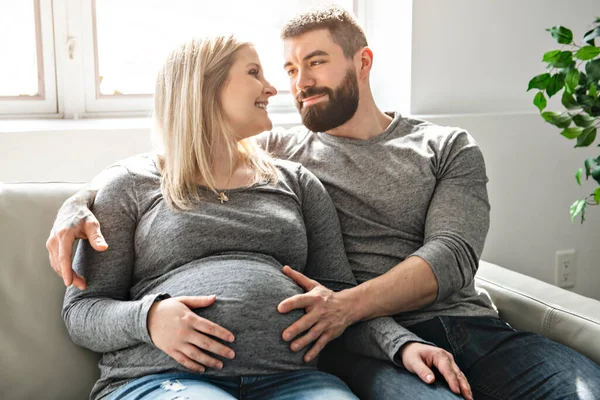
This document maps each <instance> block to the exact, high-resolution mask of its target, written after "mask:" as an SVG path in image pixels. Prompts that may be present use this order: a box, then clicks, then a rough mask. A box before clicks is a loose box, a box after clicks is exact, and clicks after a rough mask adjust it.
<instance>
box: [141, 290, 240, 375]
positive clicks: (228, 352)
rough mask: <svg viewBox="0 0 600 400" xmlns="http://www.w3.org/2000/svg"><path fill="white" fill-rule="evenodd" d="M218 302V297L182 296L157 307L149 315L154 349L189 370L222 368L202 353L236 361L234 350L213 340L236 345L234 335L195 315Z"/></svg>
mask: <svg viewBox="0 0 600 400" xmlns="http://www.w3.org/2000/svg"><path fill="white" fill-rule="evenodd" d="M215 300H216V296H182V297H173V298H169V299H165V300H161V301H158V302H156V303H154V304H153V305H152V307H151V308H150V311H149V312H148V333H149V334H150V338H151V339H152V342H153V343H154V345H155V346H156V347H158V348H159V349H160V350H162V351H163V352H165V353H166V354H167V355H169V356H170V357H171V358H173V359H174V360H175V361H177V362H178V363H180V364H181V365H183V366H184V367H186V368H187V369H189V370H192V371H197V372H204V371H205V370H206V368H207V367H210V368H216V369H221V368H223V363H222V362H221V361H219V360H217V359H215V358H213V357H211V356H209V355H208V354H206V353H205V352H203V351H202V350H206V351H209V352H211V353H213V354H216V355H220V356H222V357H225V358H229V359H233V357H235V353H234V351H233V350H232V349H230V348H229V347H227V346H224V345H222V344H221V343H219V342H217V341H216V340H213V339H211V337H210V336H213V337H216V338H219V339H221V340H223V341H226V342H233V341H234V339H235V338H234V336H233V334H232V333H231V332H229V331H228V330H227V329H225V328H223V327H221V326H219V325H217V324H215V323H214V322H211V321H209V320H207V319H205V318H202V317H200V316H198V315H196V314H195V313H194V312H193V311H192V309H195V308H204V307H208V306H210V305H211V304H213V303H214V302H215ZM209 335H210V336H209Z"/></svg>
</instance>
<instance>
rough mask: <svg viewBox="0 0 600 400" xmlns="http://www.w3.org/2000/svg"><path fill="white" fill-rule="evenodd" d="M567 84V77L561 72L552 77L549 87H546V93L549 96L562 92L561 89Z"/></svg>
mask: <svg viewBox="0 0 600 400" xmlns="http://www.w3.org/2000/svg"><path fill="white" fill-rule="evenodd" d="M564 86H565V78H564V77H563V76H562V75H560V74H555V75H554V76H552V77H551V78H550V82H549V83H548V87H546V93H547V94H548V97H552V96H554V95H555V94H556V93H558V92H560V90H561V89H562V88H563V87H564Z"/></svg>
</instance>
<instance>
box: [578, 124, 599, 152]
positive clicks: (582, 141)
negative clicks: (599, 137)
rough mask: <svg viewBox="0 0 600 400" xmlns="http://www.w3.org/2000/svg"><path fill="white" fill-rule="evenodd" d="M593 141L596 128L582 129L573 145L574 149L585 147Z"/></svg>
mask: <svg viewBox="0 0 600 400" xmlns="http://www.w3.org/2000/svg"><path fill="white" fill-rule="evenodd" d="M578 129H582V128H578ZM594 140H596V127H595V126H590V127H588V128H585V129H583V132H581V135H579V136H578V137H577V144H576V145H575V147H587V146H589V145H590V144H592V143H594Z"/></svg>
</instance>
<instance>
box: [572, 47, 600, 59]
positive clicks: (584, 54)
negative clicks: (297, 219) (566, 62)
mask: <svg viewBox="0 0 600 400" xmlns="http://www.w3.org/2000/svg"><path fill="white" fill-rule="evenodd" d="M598 54H600V47H596V46H584V47H582V48H580V49H579V50H578V51H577V53H575V58H579V59H580V60H584V61H587V60H591V59H592V58H594V57H596V56H597V55H598Z"/></svg>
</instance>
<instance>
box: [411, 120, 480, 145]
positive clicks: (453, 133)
mask: <svg viewBox="0 0 600 400" xmlns="http://www.w3.org/2000/svg"><path fill="white" fill-rule="evenodd" d="M404 123H405V124H406V125H408V127H409V129H408V131H409V135H413V136H415V137H417V138H418V140H419V141H421V142H422V143H427V144H428V145H430V146H433V147H435V148H437V149H439V150H441V149H443V148H445V147H448V146H452V145H454V144H455V143H462V144H475V140H474V139H473V137H472V136H471V135H470V134H469V133H468V132H467V130H466V129H464V128H460V127H457V126H451V125H442V124H437V123H435V122H431V121H427V120H424V119H418V118H405V120H404Z"/></svg>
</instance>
